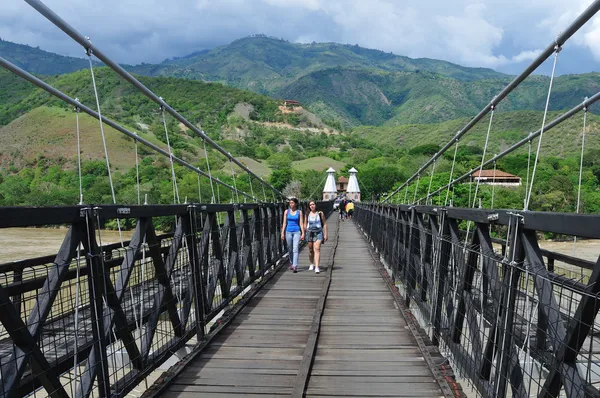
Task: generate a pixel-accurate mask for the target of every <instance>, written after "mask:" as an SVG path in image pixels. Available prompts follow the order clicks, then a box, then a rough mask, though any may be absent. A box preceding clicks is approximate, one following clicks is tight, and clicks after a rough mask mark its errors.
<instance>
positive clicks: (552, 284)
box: [354, 204, 600, 397]
mask: <svg viewBox="0 0 600 398" xmlns="http://www.w3.org/2000/svg"><path fill="white" fill-rule="evenodd" d="M354 219H355V221H356V222H357V223H358V224H359V226H360V228H361V229H362V231H363V232H364V233H365V235H366V237H367V239H368V240H369V241H370V242H371V244H372V246H373V248H374V249H375V250H376V251H377V252H378V253H379V255H380V258H381V260H382V262H384V263H385V264H386V266H387V267H388V271H389V272H390V274H391V275H392V277H393V278H394V281H395V283H396V286H397V287H398V289H399V290H400V292H401V293H402V295H403V297H404V300H405V302H406V304H407V305H408V306H409V307H408V308H410V310H411V311H412V312H413V314H414V315H415V317H416V318H417V319H418V320H419V323H420V324H421V326H422V327H423V329H424V330H426V331H427V332H428V334H429V336H430V338H431V340H432V342H433V343H434V344H435V345H437V346H439V348H440V351H441V352H442V353H443V354H445V355H446V356H447V357H448V358H449V360H450V361H451V363H452V365H453V368H454V369H455V370H456V371H458V372H459V373H460V374H461V375H462V376H463V377H464V378H466V379H469V380H470V382H471V383H472V385H473V386H474V388H475V390H476V391H477V393H478V395H480V396H483V397H506V396H513V397H530V396H539V397H558V396H567V397H591V396H593V397H598V396H600V392H599V391H598V385H599V384H600V333H599V331H600V320H596V315H597V313H598V310H599V309H600V283H599V280H600V259H598V260H597V261H596V262H595V263H594V262H592V261H589V260H588V259H584V258H576V257H574V256H569V255H566V254H560V253H554V252H553V251H550V250H543V249H541V248H540V241H538V236H539V235H540V234H543V233H548V232H551V233H554V234H561V235H560V236H562V237H565V236H569V237H571V239H572V237H574V236H576V237H585V238H590V239H598V238H600V228H599V227H598V225H600V216H598V215H578V214H559V213H541V212H526V211H514V210H484V209H461V208H453V207H447V208H446V207H433V206H410V207H409V206H405V205H400V206H392V205H382V204H360V205H357V209H356V210H355V216H354ZM467 223H470V227H469V228H467ZM465 231H469V232H468V235H467V232H465ZM579 242H580V243H579V244H581V240H580V241H579ZM542 244H543V242H542ZM572 244H573V243H571V245H572ZM598 254H599V253H594V254H593V256H594V258H596V256H597V255H598ZM509 389H510V390H509Z"/></svg>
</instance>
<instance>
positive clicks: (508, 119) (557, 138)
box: [353, 111, 600, 158]
mask: <svg viewBox="0 0 600 398" xmlns="http://www.w3.org/2000/svg"><path fill="white" fill-rule="evenodd" d="M561 114H562V112H557V111H553V112H549V113H548V116H547V122H549V121H551V120H553V119H555V118H556V117H558V116H559V115H561ZM542 117H543V112H541V111H515V112H504V113H502V112H497V113H495V115H494V119H493V121H492V126H491V130H490V140H489V144H488V158H489V157H491V156H492V155H493V154H494V153H500V152H501V151H504V150H506V149H507V148H509V147H510V146H511V145H512V144H514V143H516V142H518V141H520V140H521V139H523V138H526V137H527V136H528V135H529V132H533V131H537V130H539V129H540V127H541V125H542ZM469 120H470V118H460V119H455V120H450V121H447V122H443V123H437V124H409V125H398V126H383V127H373V126H361V127H357V128H355V129H354V130H353V134H355V135H356V136H357V137H360V138H361V139H364V140H367V141H377V142H378V143H379V144H380V145H384V146H391V147H400V148H404V149H405V150H407V151H408V150H410V149H412V148H415V147H419V146H422V145H429V144H431V145H433V146H434V147H438V148H440V147H442V146H443V145H445V144H446V143H448V142H449V141H450V140H451V139H452V137H454V135H455V134H456V132H457V131H459V130H460V129H461V128H462V127H464V126H465V125H466V124H467V122H468V121H469ZM488 125H489V116H487V117H485V118H484V119H483V120H482V121H480V122H479V123H478V124H476V125H475V126H474V127H473V128H472V129H471V130H470V131H469V132H468V133H467V134H466V135H465V136H464V137H463V138H462V139H461V142H460V146H459V147H463V146H474V147H478V148H481V149H483V147H484V146H485V136H486V134H487V129H488ZM582 127H583V116H581V115H579V116H575V117H572V118H570V119H568V120H567V121H565V122H563V123H561V124H559V125H558V126H556V127H555V128H553V129H551V130H548V131H547V132H546V133H545V134H544V137H543V140H542V147H541V153H542V154H543V156H552V157H560V158H564V157H569V156H576V155H577V154H578V153H579V151H581V130H582ZM599 132H600V116H597V115H591V114H588V117H587V136H586V148H587V149H600V135H599V134H598V133H599ZM536 148H537V141H536V146H535V147H534V148H533V150H535V149H536ZM520 151H521V153H523V152H524V151H527V148H526V147H523V149H521V150H520ZM450 152H452V151H450ZM452 154H453V152H452ZM452 154H449V155H450V156H451V155H452Z"/></svg>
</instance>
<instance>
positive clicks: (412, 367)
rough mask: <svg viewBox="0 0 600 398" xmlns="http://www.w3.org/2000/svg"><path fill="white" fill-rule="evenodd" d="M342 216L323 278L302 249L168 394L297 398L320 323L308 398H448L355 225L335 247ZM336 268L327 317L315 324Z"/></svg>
mask: <svg viewBox="0 0 600 398" xmlns="http://www.w3.org/2000/svg"><path fill="white" fill-rule="evenodd" d="M336 215H337V214H336V213H334V216H333V217H331V218H330V220H329V230H330V240H329V241H328V242H327V243H326V244H325V245H324V246H323V248H322V256H323V260H324V261H323V262H322V264H321V273H320V274H315V273H314V272H312V271H308V250H307V249H304V250H302V252H301V254H300V267H299V272H298V273H296V274H294V273H292V272H291V271H289V270H288V269H287V267H285V268H283V269H282V270H281V271H280V272H279V273H278V274H277V275H275V276H274V277H273V279H272V280H271V281H270V282H269V283H268V284H266V285H265V286H264V287H263V289H262V290H261V291H260V292H258V293H257V294H256V296H255V297H254V298H252V299H251V300H250V301H249V302H248V304H247V305H246V307H245V308H244V309H243V310H242V311H241V312H240V313H239V314H238V315H237V316H236V317H235V318H234V319H233V320H232V321H231V323H230V324H229V325H228V326H227V328H226V329H225V330H223V331H222V332H221V333H220V334H219V335H218V336H217V337H215V339H214V340H213V341H212V342H211V343H210V344H209V346H208V347H207V348H206V349H205V350H204V351H203V352H201V353H200V355H198V356H197V357H196V358H195V359H194V360H193V361H192V362H191V363H190V364H188V366H187V367H186V368H185V369H184V370H183V371H182V372H181V373H180V374H179V376H178V377H177V378H176V379H175V380H174V381H173V382H172V383H171V384H170V385H169V386H168V387H167V388H166V389H165V390H163V391H164V393H163V395H165V396H167V397H187V396H191V395H197V394H204V395H206V396H211V397H213V396H214V397H225V396H240V397H241V396H244V397H254V396H256V397H262V398H265V397H285V396H288V397H289V396H290V395H291V394H292V391H293V390H294V386H297V385H298V382H299V379H301V378H302V373H303V372H302V369H304V370H305V371H306V370H307V369H308V367H307V366H306V365H307V361H306V355H307V353H308V355H309V358H310V356H312V352H313V351H312V350H311V349H310V344H309V347H308V348H307V342H308V341H309V337H310V335H311V332H310V329H311V326H313V322H314V321H316V322H318V320H319V319H320V320H321V325H320V332H319V335H318V343H317V349H316V356H315V357H314V361H313V363H312V365H313V366H312V369H311V373H310V378H309V380H308V386H307V389H306V396H315V397H317V396H318V397H325V396H365V397H366V396H385V397H392V396H398V397H437V396H443V394H442V390H441V389H440V387H439V386H438V384H437V383H436V382H435V380H434V378H433V374H432V372H431V371H430V370H429V368H428V367H427V364H426V362H425V360H424V359H423V356H422V355H421V353H420V351H419V349H418V346H417V343H416V340H415V338H414V337H413V336H412V334H411V332H410V330H408V328H407V327H406V322H405V320H404V319H403V317H402V315H401V313H400V311H399V310H398V309H397V308H396V307H395V303H394V300H393V298H392V296H391V294H390V292H389V290H388V289H387V287H386V285H385V282H384V280H383V278H382V277H381V276H380V274H379V272H378V271H377V269H376V268H375V267H374V266H373V259H372V258H371V256H370V254H369V252H368V248H367V244H366V243H365V241H364V239H363V238H362V237H361V236H360V234H359V232H358V230H357V228H356V226H355V225H354V223H352V222H344V223H339V225H340V228H339V243H338V244H337V249H336V240H337V238H338V237H337V236H336V229H337V225H338V220H337V218H336V217H335V216H336ZM334 253H335V260H334V258H333V257H334ZM333 261H334V262H333ZM332 262H333V263H334V268H333V271H332V274H331V285H330V290H329V292H328V295H327V299H326V301H325V310H324V312H323V316H322V317H319V316H318V314H317V316H315V308H316V307H317V304H318V302H319V299H320V298H321V296H322V293H323V292H324V291H326V290H327V289H326V285H325V282H326V281H327V279H328V278H327V272H328V271H329V268H330V266H331V264H332ZM317 326H318V323H317ZM313 329H314V326H313ZM312 340H313V341H314V338H313V339H312ZM303 359H304V361H303ZM310 362H311V361H308V364H310ZM299 375H300V376H299ZM296 391H298V388H296Z"/></svg>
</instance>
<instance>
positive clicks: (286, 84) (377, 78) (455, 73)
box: [0, 35, 600, 128]
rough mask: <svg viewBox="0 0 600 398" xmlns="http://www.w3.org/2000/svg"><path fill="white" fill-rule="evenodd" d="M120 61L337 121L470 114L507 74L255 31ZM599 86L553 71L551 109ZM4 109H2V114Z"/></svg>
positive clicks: (5, 48)
mask: <svg viewBox="0 0 600 398" xmlns="http://www.w3.org/2000/svg"><path fill="white" fill-rule="evenodd" d="M4 53H6V55H5V54H4ZM0 54H3V56H5V57H7V58H8V59H9V60H12V61H13V62H20V64H21V65H22V66H24V67H25V69H27V70H29V71H34V72H37V73H49V74H55V73H58V72H57V70H58V69H60V68H61V67H63V66H65V65H68V66H69V67H71V68H77V67H79V66H81V63H84V64H85V63H86V60H83V59H77V58H69V57H61V56H58V55H55V54H50V53H46V52H44V51H41V50H39V49H34V48H32V47H29V46H22V45H16V44H13V43H9V42H0ZM53 57H54V58H53ZM54 65H56V68H55V66H54ZM65 67H66V66H65ZM82 67H87V65H84V66H82ZM52 68H55V69H52ZM126 68H128V69H129V70H130V71H132V72H135V73H138V74H140V75H146V76H158V77H178V78H186V79H192V80H201V81H210V82H220V83H222V84H225V85H227V86H230V87H236V88H242V89H247V90H249V91H253V92H257V93H262V94H267V95H270V96H272V97H276V98H281V99H294V100H298V101H301V103H302V104H303V106H304V107H305V108H306V109H307V110H309V111H310V112H312V113H314V114H316V115H318V116H319V117H320V118H321V119H323V120H324V121H325V122H326V123H328V124H329V125H338V126H344V127H345V128H347V127H354V126H359V125H398V124H414V123H438V122H442V121H445V120H452V119H455V118H459V117H465V116H473V115H475V114H477V113H478V112H479V111H480V110H481V109H482V108H483V107H484V106H486V104H488V103H489V101H490V100H491V98H493V96H494V95H496V94H498V93H499V92H500V91H501V90H502V89H503V88H504V87H505V86H506V85H507V84H508V83H509V82H510V80H511V79H512V77H511V76H507V75H504V74H501V73H498V72H495V71H493V70H491V69H484V68H466V67H462V66H459V65H456V64H452V63H449V62H445V61H438V60H432V59H411V58H408V57H403V56H398V55H394V54H391V53H386V52H383V51H379V50H372V49H366V48H362V47H359V46H352V45H342V44H336V43H310V44H298V43H290V42H288V41H285V40H281V39H275V38H271V37H266V36H263V35H257V36H252V37H246V38H243V39H239V40H236V41H234V42H232V43H231V44H229V45H226V46H221V47H217V48H215V49H212V50H205V51H200V52H197V53H194V54H190V55H188V56H185V57H181V58H176V59H170V60H166V61H164V62H162V63H161V64H157V65H153V64H142V65H137V66H126ZM13 80H14V79H13ZM14 84H22V83H18V82H17V83H14ZM548 85H549V78H548V77H545V76H538V75H534V76H531V77H529V78H528V79H526V81H525V82H524V83H523V84H522V85H521V86H520V87H519V88H517V89H516V90H515V91H514V92H513V93H511V95H510V96H509V97H508V98H506V99H505V100H504V101H503V102H502V104H501V105H500V106H499V109H498V110H499V111H512V110H525V109H533V110H542V109H543V107H544V104H545V98H546V94H547V88H548ZM599 89H600V75H598V74H597V73H589V74H583V75H565V76H560V77H558V78H556V80H555V84H554V87H553V92H552V97H551V101H550V110H561V109H567V108H571V107H573V106H575V105H576V104H578V103H580V102H581V101H582V100H583V98H584V97H585V96H591V95H593V94H595V93H596V92H598V91H599ZM0 96H2V93H0ZM9 100H10V101H13V102H14V101H15V99H9ZM0 106H2V105H0ZM5 106H7V105H6V104H5ZM594 109H595V108H592V111H594ZM6 117H7V116H6V114H0V123H2V119H6Z"/></svg>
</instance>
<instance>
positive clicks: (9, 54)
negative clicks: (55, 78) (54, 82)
mask: <svg viewBox="0 0 600 398" xmlns="http://www.w3.org/2000/svg"><path fill="white" fill-rule="evenodd" d="M82 53H83V50H82ZM0 56H2V57H3V58H5V59H7V60H9V61H10V62H12V63H13V64H15V65H17V66H19V67H21V68H23V69H25V70H26V71H28V72H29V73H35V74H39V75H59V74H63V73H70V72H75V71H78V70H81V69H86V68H89V61H88V60H87V59H84V58H83V56H82V58H75V57H68V56H64V55H58V54H54V53H50V52H47V51H44V50H41V49H40V48H39V47H31V46H28V45H25V44H17V43H12V42H10V41H6V40H2V39H0ZM94 64H95V65H98V62H96V61H94Z"/></svg>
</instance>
